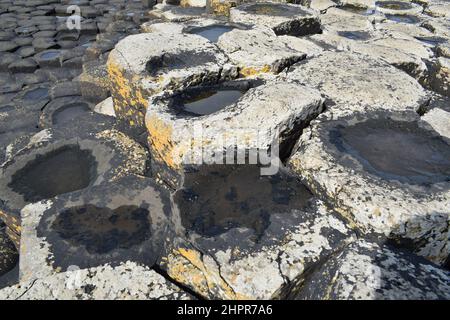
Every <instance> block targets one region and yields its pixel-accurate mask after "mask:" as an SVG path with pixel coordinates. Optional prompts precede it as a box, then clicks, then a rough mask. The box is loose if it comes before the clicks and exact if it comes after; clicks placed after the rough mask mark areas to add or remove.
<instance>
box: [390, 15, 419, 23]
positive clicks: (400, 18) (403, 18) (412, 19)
mask: <svg viewBox="0 0 450 320" xmlns="http://www.w3.org/2000/svg"><path fill="white" fill-rule="evenodd" d="M385 16H386V18H387V19H388V20H391V21H395V22H400V23H408V24H416V23H419V22H420V19H419V18H418V17H416V16H413V15H408V14H386V15H385Z"/></svg>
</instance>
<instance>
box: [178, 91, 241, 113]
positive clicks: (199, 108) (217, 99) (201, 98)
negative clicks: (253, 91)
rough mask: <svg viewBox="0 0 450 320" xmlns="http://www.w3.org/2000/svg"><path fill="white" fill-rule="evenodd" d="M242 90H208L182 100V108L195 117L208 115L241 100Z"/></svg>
mask: <svg viewBox="0 0 450 320" xmlns="http://www.w3.org/2000/svg"><path fill="white" fill-rule="evenodd" d="M243 94H244V92H243V91H241V90H216V89H212V90H207V91H204V92H200V93H197V94H195V95H193V96H188V97H186V99H184V100H182V102H181V105H180V108H181V109H183V110H184V111H186V112H189V113H192V114H195V115H199V116H202V115H207V114H211V113H214V112H216V111H219V110H221V109H223V108H225V107H227V106H229V105H232V104H233V103H235V102H236V101H238V100H239V98H240V97H242V95H243Z"/></svg>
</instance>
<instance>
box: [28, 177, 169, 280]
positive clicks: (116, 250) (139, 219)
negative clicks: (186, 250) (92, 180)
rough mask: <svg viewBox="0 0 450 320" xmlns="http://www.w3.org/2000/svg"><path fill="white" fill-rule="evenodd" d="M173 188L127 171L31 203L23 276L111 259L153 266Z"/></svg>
mask: <svg viewBox="0 0 450 320" xmlns="http://www.w3.org/2000/svg"><path fill="white" fill-rule="evenodd" d="M170 210H171V209H170V198H169V193H168V192H167V191H165V190H164V189H162V188H161V187H160V186H158V185H157V184H156V183H154V182H153V181H152V180H151V179H149V178H143V177H137V176H127V177H124V178H122V179H119V180H117V181H115V183H114V184H110V183H104V184H100V185H98V186H94V187H90V188H88V189H86V190H84V191H79V192H74V193H72V194H68V195H62V196H60V197H58V198H57V199H54V200H47V201H42V202H38V203H33V204H29V205H27V206H26V207H25V208H24V209H23V210H22V212H21V216H22V239H21V255H22V258H21V262H20V274H21V280H22V281H28V280H31V279H35V278H43V277H47V276H49V275H52V274H54V273H58V272H65V271H67V270H70V269H71V268H72V269H73V266H76V267H78V268H80V269H85V268H88V267H96V266H99V265H103V264H106V263H110V264H112V265H117V264H119V263H123V262H126V261H133V262H136V263H140V264H143V265H146V266H150V267H151V266H152V265H153V264H154V263H155V261H156V260H157V258H158V255H159V253H160V251H161V250H162V244H163V241H164V239H165V233H166V229H167V223H168V221H169V218H170V213H171V211H170Z"/></svg>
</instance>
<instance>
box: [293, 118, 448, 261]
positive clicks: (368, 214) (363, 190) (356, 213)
mask: <svg viewBox="0 0 450 320" xmlns="http://www.w3.org/2000/svg"><path fill="white" fill-rule="evenodd" d="M368 120H371V121H378V123H389V121H396V122H400V123H403V125H408V124H409V125H410V126H417V128H418V129H414V130H419V128H420V130H425V132H427V133H426V134H427V135H428V137H427V138H426V139H427V140H426V141H430V143H431V141H433V139H434V140H435V139H436V137H441V139H443V141H444V142H442V143H444V144H445V143H447V144H448V140H447V139H448V137H445V136H441V135H440V134H439V132H442V130H439V131H438V130H434V129H433V128H432V127H431V126H430V125H428V124H427V123H426V122H423V121H422V120H420V118H419V116H418V115H417V114H416V113H414V112H400V113H398V112H393V113H392V112H386V111H381V110H378V111H373V112H368V113H362V112H361V113H355V112H354V111H353V112H347V111H346V110H339V111H338V110H335V112H330V113H324V114H323V115H321V116H320V117H319V118H318V119H317V121H314V122H313V123H312V124H311V126H310V128H309V129H307V131H306V132H305V133H304V134H303V135H302V136H301V137H300V141H299V149H298V150H297V152H296V153H295V154H294V155H293V157H292V158H291V159H290V160H289V166H290V167H291V168H293V170H294V171H296V172H297V173H298V174H299V175H300V176H301V177H302V178H303V179H304V181H305V183H306V184H307V185H308V187H309V188H311V189H312V190H313V191H315V192H316V193H317V194H319V195H321V197H323V198H324V199H325V200H326V201H327V202H329V203H330V204H331V205H332V206H333V207H334V208H335V209H336V210H337V211H338V212H339V213H340V214H342V215H343V216H344V217H346V218H347V219H348V220H349V221H350V222H351V223H353V224H354V225H356V226H357V227H359V228H360V229H361V230H362V231H363V232H367V233H371V232H377V233H381V234H384V235H385V236H387V237H389V238H391V239H393V240H394V241H396V242H398V243H402V244H403V245H404V246H406V247H408V248H410V249H411V250H414V252H416V253H417V254H419V255H422V256H424V257H426V258H428V259H430V260H432V261H435V262H436V263H440V264H444V263H445V260H446V259H447V257H448V254H449V241H448V239H449V220H448V207H449V201H448V199H449V191H448V190H450V189H449V182H448V181H445V179H444V180H433V179H432V180H430V181H429V182H420V181H419V180H417V181H416V180H414V179H413V178H411V179H412V180H411V179H410V178H408V177H407V176H392V175H389V174H388V173H380V171H374V170H375V169H371V167H369V168H368V167H367V165H366V164H365V163H364V162H361V161H360V160H358V159H359V158H357V157H356V156H355V155H354V154H350V153H348V152H346V151H345V150H342V148H343V147H342V146H341V143H340V142H337V141H340V140H336V139H338V138H336V137H338V136H337V135H336V132H338V131H336V130H340V129H339V128H344V127H351V126H352V125H355V124H358V123H363V122H365V121H368ZM434 125H435V126H436V125H438V124H437V123H434ZM389 128H390V127H389ZM411 130H413V129H411ZM443 130H446V129H443ZM394 141H396V140H393V141H392V143H393V144H395V142H394ZM445 141H446V142H445ZM398 143H404V141H398ZM390 148H395V149H396V148H398V146H394V145H392V146H390V144H389V143H387V142H386V152H388V153H389V149H390ZM409 151H411V150H409ZM357 152H358V151H357ZM380 152H382V151H380ZM444 157H445V156H444ZM443 161H444V162H445V161H448V160H443ZM405 165H406V164H405ZM413 166H414V165H413ZM413 168H414V167H413ZM380 170H381V169H380ZM413 170H414V169H413ZM444 170H445V169H444ZM383 172H385V171H383ZM444 175H445V173H444ZM419 177H421V176H420V175H419ZM417 179H419V178H417ZM430 179H431V178H430Z"/></svg>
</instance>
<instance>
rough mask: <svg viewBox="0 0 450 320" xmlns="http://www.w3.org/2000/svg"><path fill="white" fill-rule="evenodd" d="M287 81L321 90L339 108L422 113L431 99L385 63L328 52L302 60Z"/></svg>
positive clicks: (402, 73)
mask: <svg viewBox="0 0 450 320" xmlns="http://www.w3.org/2000/svg"><path fill="white" fill-rule="evenodd" d="M291 70H292V71H291ZM287 79H292V80H297V81H299V82H301V83H303V84H305V85H307V86H310V87H313V88H317V89H319V91H320V92H321V93H322V94H324V95H325V96H326V97H327V98H329V99H330V100H331V101H332V102H333V103H335V104H336V105H337V106H336V107H344V106H345V107H346V108H354V109H358V110H369V109H374V108H375V109H377V108H383V109H386V110H418V109H419V108H420V106H421V105H423V104H424V103H425V102H426V98H427V94H426V92H425V90H424V89H423V88H422V87H421V86H420V84H419V83H418V82H417V81H416V80H415V79H413V78H412V77H410V76H409V75H407V74H406V73H404V72H402V71H400V70H398V69H396V68H395V67H393V66H390V65H389V64H387V63H386V62H384V61H382V60H377V59H373V58H370V57H368V56H366V55H360V54H356V53H350V52H324V53H323V54H321V55H320V56H317V57H314V58H312V59H308V60H305V61H302V62H300V63H298V64H296V65H294V66H293V67H292V68H290V71H289V73H288V74H287ZM333 108H334V107H333Z"/></svg>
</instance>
